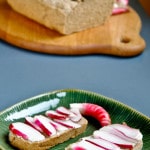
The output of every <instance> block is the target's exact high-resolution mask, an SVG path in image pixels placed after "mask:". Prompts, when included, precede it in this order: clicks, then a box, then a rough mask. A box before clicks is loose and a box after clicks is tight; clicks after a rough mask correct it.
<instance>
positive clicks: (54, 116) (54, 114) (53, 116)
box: [46, 110, 67, 120]
mask: <svg viewBox="0 0 150 150" xmlns="http://www.w3.org/2000/svg"><path fill="white" fill-rule="evenodd" d="M46 116H48V117H50V118H51V119H62V120H64V119H66V118H67V116H66V115H63V114H60V113H58V112H57V111H54V110H49V111H47V112H46Z"/></svg>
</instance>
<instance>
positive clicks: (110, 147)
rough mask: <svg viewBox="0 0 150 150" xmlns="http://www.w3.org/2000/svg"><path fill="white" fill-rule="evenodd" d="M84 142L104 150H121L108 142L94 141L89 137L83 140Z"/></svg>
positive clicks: (94, 139) (98, 139)
mask: <svg viewBox="0 0 150 150" xmlns="http://www.w3.org/2000/svg"><path fill="white" fill-rule="evenodd" d="M84 140H85V141H87V142H89V143H91V144H94V145H96V146H98V147H100V148H104V149H106V150H121V149H120V147H119V146H117V145H115V144H113V143H111V142H109V141H106V140H103V139H100V138H97V139H96V138H93V137H91V136H89V137H86V138H84Z"/></svg>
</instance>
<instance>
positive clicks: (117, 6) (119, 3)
mask: <svg viewBox="0 0 150 150" xmlns="http://www.w3.org/2000/svg"><path fill="white" fill-rule="evenodd" d="M128 3H129V0H115V2H114V6H113V11H112V14H113V15H115V14H121V13H124V12H127V11H129V9H128V7H127V6H128Z"/></svg>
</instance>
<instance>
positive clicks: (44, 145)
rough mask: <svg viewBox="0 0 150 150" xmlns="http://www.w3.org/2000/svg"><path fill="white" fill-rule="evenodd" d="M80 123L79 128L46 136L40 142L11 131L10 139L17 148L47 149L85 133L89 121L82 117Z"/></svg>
mask: <svg viewBox="0 0 150 150" xmlns="http://www.w3.org/2000/svg"><path fill="white" fill-rule="evenodd" d="M78 124H80V125H81V126H80V127H79V128H70V129H68V130H67V131H64V132H62V133H60V134H59V135H53V136H51V137H46V138H45V139H44V140H42V141H38V142H31V141H28V140H25V139H23V138H22V137H19V136H16V135H15V134H13V133H12V132H11V131H10V132H9V141H10V144H11V145H13V146H14V147H16V148H19V149H20V150H46V149H49V148H51V147H53V146H55V145H57V144H59V143H63V142H64V141H67V140H69V139H70V138H74V137H76V136H78V135H79V134H81V133H83V132H84V131H85V129H86V126H87V124H88V121H87V120H86V119H85V118H83V117H82V119H81V120H80V121H79V122H78Z"/></svg>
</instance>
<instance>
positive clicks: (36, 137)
mask: <svg viewBox="0 0 150 150" xmlns="http://www.w3.org/2000/svg"><path fill="white" fill-rule="evenodd" d="M9 129H10V131H11V132H12V133H13V134H15V135H16V136H19V137H22V138H23V139H25V140H29V141H32V142H34V141H41V140H44V139H45V137H44V136H43V135H42V134H41V133H40V132H38V131H37V130H35V129H34V128H32V127H31V126H29V125H27V124H25V123H22V122H16V123H12V124H10V126H9Z"/></svg>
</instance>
